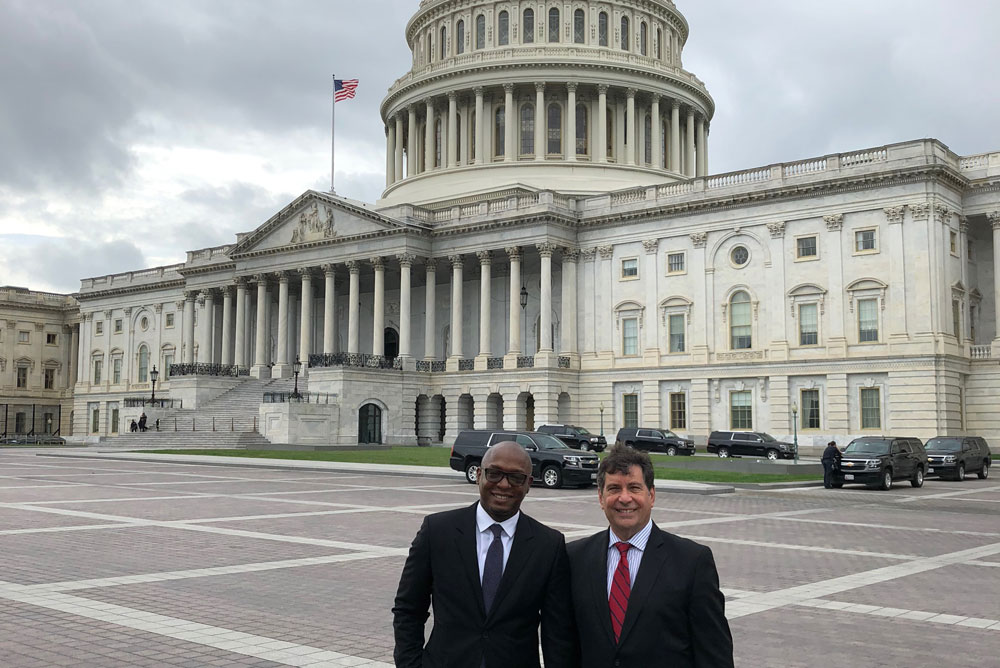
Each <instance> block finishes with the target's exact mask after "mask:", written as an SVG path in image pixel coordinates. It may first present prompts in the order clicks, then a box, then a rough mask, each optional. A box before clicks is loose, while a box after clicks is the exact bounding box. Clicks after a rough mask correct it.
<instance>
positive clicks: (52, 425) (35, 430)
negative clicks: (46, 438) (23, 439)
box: [0, 404, 62, 438]
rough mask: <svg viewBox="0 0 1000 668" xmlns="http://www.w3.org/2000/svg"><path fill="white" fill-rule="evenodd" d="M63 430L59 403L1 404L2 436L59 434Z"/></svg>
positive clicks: (0, 426) (0, 431) (0, 421)
mask: <svg viewBox="0 0 1000 668" xmlns="http://www.w3.org/2000/svg"><path fill="white" fill-rule="evenodd" d="M61 430H62V411H61V410H60V407H59V405H58V404H0V437H4V438H6V437H9V436H39V435H43V434H50V435H53V436H58V435H59V432H60V431H61Z"/></svg>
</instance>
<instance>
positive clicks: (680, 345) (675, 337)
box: [670, 313, 684, 353]
mask: <svg viewBox="0 0 1000 668" xmlns="http://www.w3.org/2000/svg"><path fill="white" fill-rule="evenodd" d="M670 352H672V353H682V352H684V314H683V313H679V314H675V315H671V316H670Z"/></svg>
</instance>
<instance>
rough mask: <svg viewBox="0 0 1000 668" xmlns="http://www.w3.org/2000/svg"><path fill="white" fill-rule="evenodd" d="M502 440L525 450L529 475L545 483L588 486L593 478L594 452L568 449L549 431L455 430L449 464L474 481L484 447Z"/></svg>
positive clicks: (595, 475)
mask: <svg viewBox="0 0 1000 668" xmlns="http://www.w3.org/2000/svg"><path fill="white" fill-rule="evenodd" d="M503 441H514V442H515V443H518V444H520V445H521V446H522V447H523V448H524V449H525V450H526V451H527V452H528V456H530V457H531V476H532V477H533V478H534V479H535V480H537V481H539V482H541V483H542V484H543V485H545V486H546V487H549V488H556V487H562V486H563V485H582V486H588V485H591V484H593V483H594V482H596V480H597V464H598V460H597V455H594V454H591V453H589V452H579V451H577V450H572V449H570V448H568V447H566V444H565V443H563V442H562V441H560V440H559V439H558V438H556V437H554V436H552V435H551V434H541V433H538V432H534V431H500V430H497V431H493V430H491V429H465V430H463V431H460V432H458V438H456V439H455V445H454V446H452V448H451V459H450V460H449V464H450V465H451V468H453V469H455V470H456V471H465V479H466V480H467V481H468V482H470V483H472V484H475V483H476V481H477V480H478V478H479V463H480V462H481V461H483V456H484V455H485V454H486V449H487V448H488V447H490V446H491V445H495V444H497V443H501V442H503Z"/></svg>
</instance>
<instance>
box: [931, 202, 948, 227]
mask: <svg viewBox="0 0 1000 668" xmlns="http://www.w3.org/2000/svg"><path fill="white" fill-rule="evenodd" d="M934 220H935V221H936V222H938V223H941V224H942V225H947V224H949V223H950V222H951V210H950V209H949V208H948V207H946V206H944V205H943V204H935V205H934Z"/></svg>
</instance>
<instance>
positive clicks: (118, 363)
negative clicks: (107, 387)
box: [111, 357, 122, 385]
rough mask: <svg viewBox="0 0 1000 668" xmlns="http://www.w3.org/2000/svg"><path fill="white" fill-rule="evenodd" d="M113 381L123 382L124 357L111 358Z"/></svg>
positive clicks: (115, 382)
mask: <svg viewBox="0 0 1000 668" xmlns="http://www.w3.org/2000/svg"><path fill="white" fill-rule="evenodd" d="M111 382H112V383H114V384H115V385H117V384H118V383H120V382H122V358H121V357H116V358H115V359H113V360H111Z"/></svg>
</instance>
